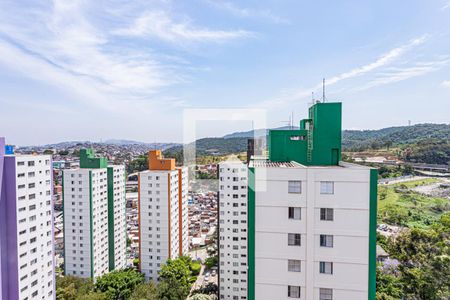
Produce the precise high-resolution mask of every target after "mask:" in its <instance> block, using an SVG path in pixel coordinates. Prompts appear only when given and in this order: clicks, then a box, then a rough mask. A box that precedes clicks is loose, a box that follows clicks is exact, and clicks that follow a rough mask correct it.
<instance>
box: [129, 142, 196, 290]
mask: <svg viewBox="0 0 450 300" xmlns="http://www.w3.org/2000/svg"><path fill="white" fill-rule="evenodd" d="M187 188H188V174H187V168H176V167H175V160H174V159H163V158H162V156H161V152H160V151H157V150H155V151H150V153H149V170H146V171H143V172H140V173H139V188H138V190H139V199H138V203H139V204H138V206H139V258H140V259H139V263H140V271H141V272H142V273H143V274H144V275H145V277H146V279H148V280H153V281H157V280H158V272H159V270H160V269H161V265H162V264H164V263H165V262H166V261H167V260H168V259H174V258H177V257H179V256H181V255H184V254H187V251H188V246H189V245H188V220H187V216H188V212H187Z"/></svg>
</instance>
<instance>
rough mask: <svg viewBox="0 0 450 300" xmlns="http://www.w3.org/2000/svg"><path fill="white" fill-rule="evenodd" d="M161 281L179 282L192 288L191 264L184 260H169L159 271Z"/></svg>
mask: <svg viewBox="0 0 450 300" xmlns="http://www.w3.org/2000/svg"><path fill="white" fill-rule="evenodd" d="M158 275H159V278H160V279H161V280H172V281H177V282H179V283H180V284H181V285H183V286H186V287H188V288H190V277H191V270H190V269H189V264H187V263H186V260H184V259H183V258H178V259H169V260H167V262H166V264H164V265H163V266H162V267H161V270H160V271H159V274H158Z"/></svg>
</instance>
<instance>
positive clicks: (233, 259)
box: [219, 161, 248, 300]
mask: <svg viewBox="0 0 450 300" xmlns="http://www.w3.org/2000/svg"><path fill="white" fill-rule="evenodd" d="M247 173H248V168H247V164H245V163H243V162H241V161H226V162H223V163H220V164H219V286H220V289H219V295H220V296H219V298H220V299H229V300H237V299H239V300H241V299H247V268H248V265H247Z"/></svg>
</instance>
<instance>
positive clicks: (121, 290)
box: [95, 269, 144, 300]
mask: <svg viewBox="0 0 450 300" xmlns="http://www.w3.org/2000/svg"><path fill="white" fill-rule="evenodd" d="M143 282H144V275H143V274H141V273H139V272H137V271H135V270H134V269H125V270H119V271H113V272H110V273H108V274H105V275H103V276H101V277H99V278H97V282H96V283H95V290H96V291H100V292H104V293H106V295H107V297H108V299H111V300H116V299H117V300H123V299H128V298H130V296H131V294H132V293H133V291H134V288H135V287H136V286H137V285H139V284H141V283H143Z"/></svg>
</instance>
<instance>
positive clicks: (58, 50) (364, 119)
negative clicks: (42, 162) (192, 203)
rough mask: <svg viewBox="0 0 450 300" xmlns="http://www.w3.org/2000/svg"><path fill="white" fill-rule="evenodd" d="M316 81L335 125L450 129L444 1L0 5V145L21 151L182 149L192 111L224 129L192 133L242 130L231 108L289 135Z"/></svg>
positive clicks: (10, 0)
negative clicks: (71, 144) (108, 143)
mask: <svg viewBox="0 0 450 300" xmlns="http://www.w3.org/2000/svg"><path fill="white" fill-rule="evenodd" d="M322 78H325V79H326V100H327V101H329V102H334V101H340V102H342V103H343V128H344V129H378V128H383V127H389V126H401V125H407V124H408V121H409V120H410V121H411V123H412V124H417V123H426V122H428V123H431V122H432V123H449V122H450V1H449V0H434V1H432V0H430V1H421V0H418V1H415V0H408V1H391V0H378V1H358V0H355V1H346V0H341V1H327V0H318V1H298V0H248V1H242V0H241V1H236V0H235V1H232V0H224V1H219V0H186V1H171V0H133V1H120V0H112V1H106V0H98V1H89V0H84V1H83V0H80V1H78V0H73V1H66V0H53V1H44V0H42V1H34V0H33V1H24V0H2V1H0V136H6V138H7V142H9V143H12V144H16V145H38V144H47V143H54V142H61V141H69V140H91V141H101V140H106V139H111V138H114V139H129V140H138V141H145V142H181V141H183V132H184V129H185V128H184V127H185V126H186V122H185V119H183V116H186V111H189V110H192V109H197V110H198V109H215V111H216V114H217V118H218V119H221V118H223V119H224V121H223V123H221V122H217V121H204V120H198V122H197V123H196V124H197V126H196V129H195V130H196V134H197V137H204V136H222V135H224V134H227V133H231V132H234V131H243V130H250V129H251V127H252V124H254V123H253V122H251V121H242V120H241V121H230V120H226V119H227V118H229V114H228V112H229V110H230V109H236V110H237V111H241V110H242V111H241V112H244V114H245V110H252V109H255V110H259V111H263V112H264V114H265V116H266V120H267V126H268V127H279V126H284V125H287V122H286V121H287V120H289V117H290V115H291V114H292V115H293V116H294V122H295V123H297V122H298V121H299V120H300V119H302V118H305V117H306V114H307V108H308V106H309V105H310V103H311V99H312V93H314V98H315V99H316V100H321V98H322ZM222 109H223V112H221V110H222ZM225 109H226V110H225ZM200 118H201V117H200ZM206 119H208V118H206Z"/></svg>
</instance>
